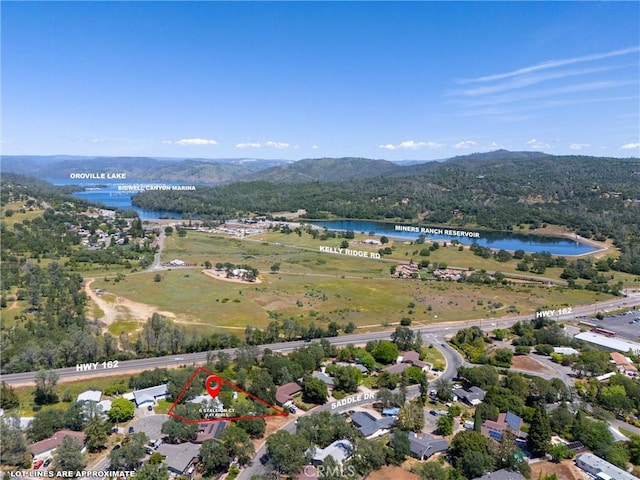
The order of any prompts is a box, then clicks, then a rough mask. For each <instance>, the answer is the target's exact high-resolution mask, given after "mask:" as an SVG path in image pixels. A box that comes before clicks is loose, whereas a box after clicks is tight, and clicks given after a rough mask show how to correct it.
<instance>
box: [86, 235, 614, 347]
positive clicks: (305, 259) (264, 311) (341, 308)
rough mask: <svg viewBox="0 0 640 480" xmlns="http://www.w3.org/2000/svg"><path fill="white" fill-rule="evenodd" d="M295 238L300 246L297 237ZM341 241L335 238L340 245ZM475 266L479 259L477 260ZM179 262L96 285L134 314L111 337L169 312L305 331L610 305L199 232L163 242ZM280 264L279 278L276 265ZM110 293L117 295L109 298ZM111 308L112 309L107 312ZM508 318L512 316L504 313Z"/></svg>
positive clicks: (230, 325)
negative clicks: (254, 273) (393, 271)
mask: <svg viewBox="0 0 640 480" xmlns="http://www.w3.org/2000/svg"><path fill="white" fill-rule="evenodd" d="M290 237H295V238H297V235H291V236H290ZM334 240H335V239H334ZM476 258H478V257H476ZM174 259H179V260H182V261H184V262H187V263H192V264H196V265H198V266H197V267H191V268H173V269H167V270H163V271H161V272H159V274H160V281H157V278H155V276H156V273H155V272H154V273H135V274H130V275H127V276H126V278H125V279H124V280H120V281H118V282H116V281H114V278H113V277H111V278H97V279H96V280H95V281H94V282H93V284H92V288H94V289H96V288H98V289H101V290H105V291H106V292H109V293H108V294H103V295H102V299H103V300H109V301H107V302H104V304H103V305H100V307H101V309H102V310H104V311H105V314H106V315H108V314H109V312H108V308H107V307H108V305H110V304H111V305H116V306H118V307H119V308H122V307H127V308H129V307H130V306H131V305H133V304H135V305H137V306H139V307H142V306H144V307H145V308H136V309H131V308H129V311H128V313H130V314H129V315H127V316H126V318H123V317H122V312H118V313H119V315H117V320H116V321H115V322H114V323H113V324H112V325H111V329H112V330H113V331H112V333H113V334H118V333H121V332H122V331H128V332H133V331H135V328H134V325H135V322H144V321H146V320H147V319H148V318H149V317H150V315H151V313H152V312H154V311H158V312H161V311H163V312H166V314H167V315H168V316H171V317H173V319H174V321H176V322H178V323H181V324H184V325H185V326H187V328H188V329H189V330H191V331H199V332H202V331H203V330H205V331H211V330H214V329H221V328H222V329H227V330H228V329H231V330H240V332H239V333H241V332H242V331H243V330H244V328H245V326H246V325H249V324H250V325H253V326H256V327H265V326H266V325H267V324H268V322H269V321H270V320H271V319H273V318H276V317H283V318H293V319H297V320H299V321H300V322H301V323H303V324H308V323H310V322H312V321H313V322H315V323H316V324H317V325H322V324H326V323H328V322H329V321H337V322H339V323H347V322H354V323H355V324H356V325H358V326H359V327H361V328H378V327H380V326H388V325H392V324H396V323H398V322H399V321H400V320H401V319H402V318H404V317H409V318H411V319H412V321H413V325H416V326H419V325H426V324H429V323H433V322H440V321H464V320H468V319H476V318H497V317H501V316H505V315H507V314H508V313H511V312H512V313H524V312H531V313H532V314H533V312H535V311H536V309H538V308H556V307H561V306H569V305H579V304H585V303H592V302H594V301H600V300H603V299H606V298H608V296H607V295H603V294H599V293H594V292H591V291H588V290H567V289H563V288H558V287H552V288H551V287H547V286H541V285H506V286H503V285H493V286H492V285H477V284H465V283H456V282H446V281H444V282H437V281H419V280H408V279H397V278H392V277H391V276H390V274H389V266H390V265H392V264H393V263H392V262H386V261H380V260H374V259H370V258H354V257H349V256H344V255H336V254H331V253H323V252H320V251H316V250H306V249H301V248H298V247H295V246H293V247H292V246H287V245H282V244H280V245H276V244H268V243H263V242H256V241H242V240H239V239H235V238H226V237H222V236H216V235H211V234H206V233H201V232H189V233H188V236H187V237H178V236H172V237H170V238H168V239H167V242H166V245H165V250H164V251H163V261H170V260H174ZM205 261H209V262H211V263H212V264H213V265H215V264H216V263H218V262H220V263H226V262H231V263H233V264H236V265H239V264H243V263H246V264H249V265H250V266H252V267H255V268H257V269H258V270H259V271H260V279H261V283H259V284H257V283H232V282H227V281H224V280H220V279H216V278H212V277H209V276H206V275H204V274H203V272H202V271H203V266H202V265H203V264H204V262H205ZM275 263H278V264H280V268H279V271H278V272H277V273H271V266H272V265H274V264H275ZM109 294H114V295H115V297H114V298H112V297H110V296H109ZM105 308H107V310H105ZM508 310H509V311H508Z"/></svg>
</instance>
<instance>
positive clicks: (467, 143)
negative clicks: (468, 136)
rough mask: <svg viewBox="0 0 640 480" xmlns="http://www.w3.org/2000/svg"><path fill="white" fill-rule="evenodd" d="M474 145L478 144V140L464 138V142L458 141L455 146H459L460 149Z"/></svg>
mask: <svg viewBox="0 0 640 480" xmlns="http://www.w3.org/2000/svg"><path fill="white" fill-rule="evenodd" d="M474 145H476V142H474V141H473V140H464V141H462V142H458V143H456V144H455V145H454V146H453V148H457V149H458V150H459V149H463V148H471V147H473V146H474Z"/></svg>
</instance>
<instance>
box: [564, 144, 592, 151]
mask: <svg viewBox="0 0 640 480" xmlns="http://www.w3.org/2000/svg"><path fill="white" fill-rule="evenodd" d="M590 146H591V144H590V143H572V144H571V145H569V148H570V149H571V150H582V149H583V148H589V147H590Z"/></svg>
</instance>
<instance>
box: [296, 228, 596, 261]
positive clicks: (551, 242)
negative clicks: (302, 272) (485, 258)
mask: <svg viewBox="0 0 640 480" xmlns="http://www.w3.org/2000/svg"><path fill="white" fill-rule="evenodd" d="M309 223H312V224H314V225H317V226H319V227H327V228H328V229H329V230H343V231H347V230H351V231H353V232H355V233H361V232H364V233H369V232H374V234H375V235H386V236H387V237H393V238H399V239H405V240H415V239H416V238H418V236H419V235H420V233H416V232H407V231H398V230H396V229H395V225H404V224H393V223H386V222H373V221H365V220H334V221H317V222H316V221H314V222H309ZM438 228H441V227H438ZM442 229H443V230H445V229H444V228H442ZM451 230H463V231H464V232H469V233H470V234H471V235H473V234H474V233H477V234H478V235H479V237H478V238H470V237H464V236H453V235H445V234H437V233H428V234H425V236H426V237H427V238H428V239H430V240H437V241H446V242H449V241H451V240H458V241H459V242H460V243H465V244H471V243H475V244H478V245H481V246H483V247H488V248H491V249H495V250H500V249H504V250H524V251H525V252H528V253H538V252H549V253H551V254H553V255H581V254H584V253H590V252H594V251H595V250H596V249H595V248H593V247H592V246H590V245H586V244H584V243H579V242H577V241H576V240H571V239H569V238H562V237H547V236H544V235H527V234H524V233H511V232H496V231H484V230H475V231H468V230H464V229H462V228H451Z"/></svg>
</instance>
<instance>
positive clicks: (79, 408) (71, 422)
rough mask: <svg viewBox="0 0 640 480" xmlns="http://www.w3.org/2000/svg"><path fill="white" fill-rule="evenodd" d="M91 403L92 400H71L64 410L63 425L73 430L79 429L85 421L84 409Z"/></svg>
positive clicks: (77, 430)
mask: <svg viewBox="0 0 640 480" xmlns="http://www.w3.org/2000/svg"><path fill="white" fill-rule="evenodd" d="M91 403H92V402H72V403H71V404H70V405H69V406H68V407H67V409H66V410H65V412H64V416H63V420H64V426H65V427H66V428H68V429H69V430H73V431H75V432H79V431H81V430H82V429H83V428H84V425H85V423H86V419H85V410H88V408H90V405H91ZM94 405H95V403H94Z"/></svg>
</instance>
